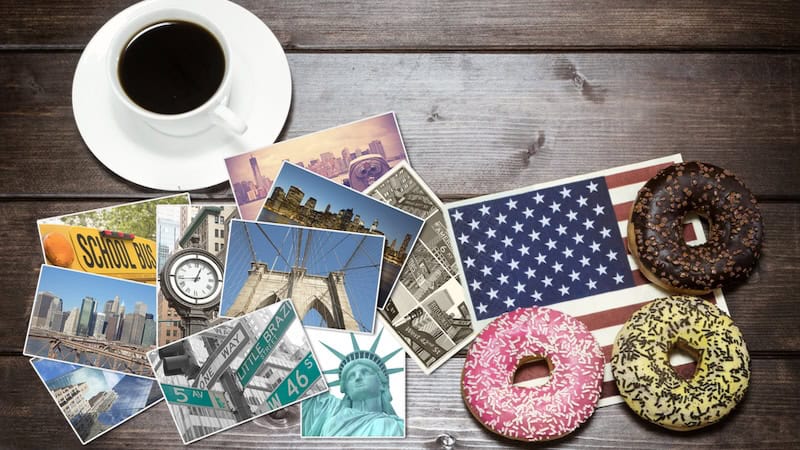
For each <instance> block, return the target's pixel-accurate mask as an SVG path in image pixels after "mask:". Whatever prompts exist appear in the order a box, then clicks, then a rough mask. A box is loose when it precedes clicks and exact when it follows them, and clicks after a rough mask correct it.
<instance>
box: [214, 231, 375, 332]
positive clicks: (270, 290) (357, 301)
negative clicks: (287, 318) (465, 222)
mask: <svg viewBox="0 0 800 450" xmlns="http://www.w3.org/2000/svg"><path fill="white" fill-rule="evenodd" d="M384 243H385V238H384V237H383V236H380V235H374V234H361V233H350V232H346V231H336V230H324V229H318V228H309V227H300V226H294V225H280V224H274V223H262V222H252V221H242V220H234V221H233V224H232V226H231V233H230V238H229V241H228V247H229V253H228V260H227V262H226V263H225V267H227V268H228V270H226V271H225V278H224V279H225V283H224V285H225V287H224V289H223V292H222V303H221V309H220V311H221V313H220V314H221V315H222V316H225V317H238V316H241V315H244V314H247V313H249V312H252V311H255V310H256V309H258V308H263V307H264V306H267V305H270V304H272V303H276V302H278V301H280V300H283V299H286V298H291V299H292V303H294V306H295V308H297V312H298V314H299V315H300V320H301V321H302V322H303V325H305V326H311V327H323V328H333V329H339V330H348V331H355V332H363V333H372V332H373V327H374V323H375V315H376V305H377V301H378V286H379V283H380V278H381V264H382V262H383V249H384Z"/></svg>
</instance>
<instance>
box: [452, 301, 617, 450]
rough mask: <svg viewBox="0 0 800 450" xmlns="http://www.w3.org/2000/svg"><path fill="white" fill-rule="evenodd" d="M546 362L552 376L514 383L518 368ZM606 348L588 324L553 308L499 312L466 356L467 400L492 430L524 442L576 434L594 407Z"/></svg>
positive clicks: (463, 378)
mask: <svg viewBox="0 0 800 450" xmlns="http://www.w3.org/2000/svg"><path fill="white" fill-rule="evenodd" d="M537 359H546V360H547V361H548V365H549V366H550V379H549V380H548V381H547V383H546V384H544V385H542V386H536V387H520V386H515V385H514V384H513V380H514V373H515V372H516V371H517V369H518V368H519V367H520V365H522V364H525V363H527V362H531V361H535V360H537ZM603 364H604V363H603V353H602V351H601V350H600V346H599V345H598V344H597V341H596V340H595V338H594V336H592V334H591V333H590V332H589V330H588V329H587V328H586V326H585V325H584V324H583V322H581V321H579V320H577V319H574V318H572V317H571V316H569V315H567V314H564V313H562V312H559V311H556V310H553V309H548V308H539V307H531V308H520V309H517V310H515V311H511V312H508V313H505V314H503V315H501V316H499V317H498V318H497V319H495V320H494V321H493V322H492V323H490V324H489V325H488V326H487V327H486V328H484V330H483V331H482V332H481V333H480V334H479V335H478V337H477V338H476V339H475V341H474V342H473V343H472V346H471V347H470V349H469V352H468V353H467V360H466V363H465V364H464V372H463V373H462V375H461V388H462V394H463V396H464V402H465V403H466V404H467V407H468V408H469V411H470V412H471V413H472V415H473V416H475V418H476V419H477V420H478V421H479V422H480V423H481V424H482V425H483V426H484V427H486V428H487V429H489V430H490V431H492V432H494V433H497V434H499V435H501V436H505V437H508V438H511V439H516V440H520V441H549V440H551V439H557V438H560V437H562V436H565V435H567V434H569V433H571V432H572V431H573V430H575V429H576V428H578V426H579V425H580V424H581V423H583V422H584V421H585V420H586V419H588V418H589V417H590V416H591V415H592V413H593V412H594V409H595V406H596V405H597V400H598V399H599V398H600V390H601V388H602V383H603Z"/></svg>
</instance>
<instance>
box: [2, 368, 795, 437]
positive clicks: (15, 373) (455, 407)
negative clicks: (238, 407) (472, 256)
mask: <svg viewBox="0 0 800 450" xmlns="http://www.w3.org/2000/svg"><path fill="white" fill-rule="evenodd" d="M463 365H464V360H463V359H462V358H457V359H454V360H451V361H449V362H447V363H446V364H445V365H444V366H442V367H441V368H440V369H439V370H437V371H436V372H434V373H433V374H432V375H430V376H425V375H424V374H423V373H422V372H420V371H419V369H417V368H416V366H414V365H413V364H408V366H407V367H408V370H407V375H406V377H407V388H406V391H407V394H406V408H407V413H406V414H407V430H406V433H407V437H406V438H405V439H402V440H398V439H378V440H363V439H362V440H351V439H347V440H341V439H337V440H308V439H303V440H302V445H303V448H320V449H322V448H332V447H339V446H342V447H347V448H365V449H366V448H369V449H375V448H386V449H396V448H430V449H443V448H446V447H443V446H442V445H440V442H437V438H438V437H439V436H441V435H442V434H445V433H446V434H449V435H451V436H452V437H454V438H455V445H454V446H453V447H452V448H456V449H460V448H529V447H530V444H524V443H519V442H513V441H510V440H506V439H502V438H500V437H498V436H495V435H493V434H491V433H490V432H488V431H486V430H485V429H484V428H482V427H481V426H480V425H479V424H478V423H477V422H476V421H475V420H474V419H473V418H472V416H471V415H470V414H469V412H468V411H467V410H466V408H465V407H464V404H463V401H462V399H461V391H460V386H459V377H460V373H461V369H462V367H463ZM752 369H753V375H752V380H751V385H750V389H749V391H748V393H747V397H745V399H744V401H743V402H742V404H740V405H739V407H738V408H737V409H736V410H735V411H734V412H733V414H732V415H731V416H730V417H728V418H727V419H725V420H724V421H722V422H721V423H719V424H717V425H714V426H712V427H710V428H706V429H702V430H700V431H697V432H692V433H678V432H669V431H666V430H663V429H660V428H658V427H656V426H654V425H650V424H648V423H646V422H644V421H643V420H641V419H640V418H638V417H637V416H635V415H634V414H633V413H632V412H631V411H630V410H629V409H628V408H627V406H625V405H614V406H610V407H606V408H601V409H599V410H598V411H597V412H595V414H594V416H592V418H591V419H590V420H589V421H588V422H587V423H586V424H584V425H583V426H582V427H581V428H580V429H578V430H577V431H576V432H575V433H573V434H572V435H570V436H568V437H566V438H565V439H562V440H559V441H556V442H554V443H553V444H554V446H558V447H559V448H586V447H589V448H600V447H609V448H631V449H633V448H635V449H651V448H653V449H655V448H667V447H681V448H707V447H709V446H713V447H715V448H790V447H797V446H798V445H800V427H798V426H797V424H798V421H797V411H796V406H797V403H798V402H800V391H798V390H797V388H796V386H797V384H798V383H800V360H797V359H792V360H784V359H766V360H759V359H757V360H754V361H753V365H752ZM0 381H2V385H3V386H4V395H3V397H2V400H0V401H1V402H2V403H0V426H2V428H3V430H4V432H5V434H4V438H3V439H4V440H3V442H4V444H7V445H10V446H11V447H13V448H50V447H53V446H54V445H56V446H58V447H59V448H78V447H80V443H79V442H78V440H77V438H75V437H74V435H73V434H72V430H70V428H69V425H68V424H67V423H66V421H65V420H64V418H63V417H62V416H61V414H60V413H59V410H58V408H57V406H56V405H55V403H54V402H53V400H52V399H51V397H50V396H49V395H48V393H47V391H46V389H45V387H44V386H43V385H42V383H41V382H40V381H39V379H38V378H37V377H36V374H35V372H34V371H33V369H32V368H31V367H30V365H29V363H28V361H27V358H23V357H0ZM297 420H298V414H297V412H296V411H293V412H292V413H290V414H288V415H287V416H286V417H285V418H284V419H282V420H275V419H268V418H260V419H256V420H255V421H254V422H250V423H247V424H244V425H241V426H239V427H236V428H233V429H231V430H229V431H226V432H224V433H220V434H218V435H215V436H212V437H209V438H207V439H204V440H201V441H199V442H197V443H195V444H192V448H219V447H223V446H224V447H236V448H288V447H294V446H298V445H300V444H301V439H300V438H299V433H300V427H299V424H298V422H297ZM754 430H758V432H754ZM90 446H91V447H97V448H122V447H137V448H143V447H148V448H159V449H160V448H184V447H183V446H182V445H181V442H180V438H179V437H178V433H177V431H176V429H175V427H174V425H173V422H172V419H171V417H170V415H169V412H168V410H167V408H166V405H165V404H164V403H163V402H161V403H159V404H157V405H156V406H154V407H153V408H151V409H150V410H148V411H145V412H144V413H143V414H141V415H139V416H137V417H135V418H133V419H132V420H130V421H129V422H127V423H125V424H123V425H121V426H120V427H119V428H117V429H115V430H112V431H110V432H109V433H107V434H105V435H103V436H101V437H100V438H98V439H97V440H96V441H94V442H93V443H92V444H90Z"/></svg>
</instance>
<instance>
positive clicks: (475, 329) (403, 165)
mask: <svg viewBox="0 0 800 450" xmlns="http://www.w3.org/2000/svg"><path fill="white" fill-rule="evenodd" d="M400 170H405V171H406V172H408V174H409V175H410V176H411V177H412V178H413V179H414V181H416V183H417V184H418V185H419V186H420V187H421V188H422V190H423V191H424V192H425V193H426V194H427V195H428V197H429V198H430V199H431V200H432V201H433V204H434V205H435V206H436V208H437V209H438V210H439V211H440V212H441V213H442V216H443V219H442V223H444V226H445V228H446V229H447V233H448V239H449V241H448V242H447V244H448V246H449V247H450V249H451V251H452V252H453V257H455V258H456V263H457V264H456V265H457V266H458V267H459V271H458V272H457V273H454V274H451V276H450V278H449V280H454V281H455V282H456V283H457V284H459V285H460V286H461V287H462V289H463V290H464V291H466V290H467V286H465V285H464V281H463V280H464V279H465V278H464V275H463V273H461V262H460V260H459V259H458V258H459V256H458V249H457V248H456V245H455V240H453V232H452V225H451V224H450V221H449V220H448V218H447V216H448V214H447V209H446V206H445V204H444V203H442V201H441V200H439V197H437V196H436V194H435V193H434V192H433V190H432V189H431V188H430V186H428V184H427V183H425V180H423V179H422V177H421V176H420V175H419V174H418V173H417V171H416V170H414V168H413V167H411V164H409V163H408V162H407V161H403V162H400V163H399V164H397V165H396V166H394V167H392V170H390V171H389V172H387V173H386V174H384V176H382V177H381V178H380V179H379V180H377V181H375V182H374V183H372V184H371V185H369V187H367V188H366V189H364V191H363V193H364V194H367V195H369V194H370V193H372V192H373V191H375V190H376V189H377V187H378V186H377V185H378V184H380V183H382V182H385V181H386V180H388V179H389V178H391V177H392V176H393V175H394V174H395V173H397V172H399V171H400ZM435 215H436V212H434V213H431V214H429V215H428V217H425V218H424V220H425V222H423V224H422V227H423V228H424V227H425V224H426V223H427V222H428V220H429V219H430V218H431V217H433V216H435ZM420 234H422V228H420ZM417 244H422V246H423V247H424V248H425V251H427V252H428V253H431V255H432V256H433V257H434V259H435V260H436V261H437V262H438V263H439V264H441V265H442V266H443V267H444V268H445V269H446V272H447V273H448V274H449V273H450V271H451V268H449V267H447V266H446V265H444V263H443V262H442V261H440V260H439V258H437V257H436V255H434V254H433V253H432V252H431V251H430V249H429V248H428V246H427V245H425V243H424V241H421V240H417V241H416V242H415V243H414V246H412V247H411V250H413V249H414V247H416V245H417ZM411 250H410V251H409V252H408V253H409V255H411ZM404 268H405V266H404ZM402 271H403V269H400V272H398V274H397V280H398V282H399V280H400V274H401V273H402ZM449 280H448V281H449ZM446 285H447V281H445V282H444V283H443V285H442V286H440V287H439V288H437V289H435V290H434V291H433V292H431V293H430V294H428V295H427V296H425V298H423V299H418V298H416V297H414V296H413V295H412V297H414V300H416V301H417V304H418V305H417V307H422V303H423V302H424V301H425V300H426V299H427V298H428V297H430V296H431V295H433V294H434V293H435V292H437V291H438V290H439V289H442V287H444V286H446ZM394 289H396V286H395V287H393V288H392V292H391V293H390V294H389V298H391V294H392V293H393V292H394ZM406 289H407V288H406ZM462 300H463V301H464V303H465V304H466V305H467V309H468V310H469V321H470V323H471V325H472V333H471V334H470V335H469V336H467V337H465V338H464V339H463V340H462V341H461V342H455V343H454V344H455V345H454V346H453V348H451V349H450V350H448V351H447V352H445V353H444V354H443V355H442V356H440V357H439V358H438V359H437V360H436V361H435V362H434V363H433V364H431V365H430V366H426V365H425V364H424V363H423V362H422V360H421V359H420V358H419V356H417V354H416V353H414V351H413V350H412V349H411V347H409V346H408V345H407V344H406V341H405V340H404V339H403V338H402V337H401V336H400V335H399V333H397V331H396V330H395V329H394V327H393V326H392V324H391V322H389V320H387V319H386V317H383V315H382V314H380V313H379V315H381V320H383V322H384V323H383V326H384V329H387V330H389V332H390V333H391V334H392V337H394V338H395V340H397V341H398V342H399V343H400V345H401V346H402V347H403V350H405V352H406V354H407V355H409V356H410V357H411V358H412V359H414V361H415V362H416V363H417V365H418V366H419V368H420V370H422V372H423V373H425V375H430V374H431V373H433V372H434V371H435V370H436V369H438V368H439V367H441V366H442V365H443V364H444V363H445V362H447V361H448V360H450V359H451V358H452V357H453V356H455V355H456V353H458V352H459V351H461V349H463V348H464V347H466V346H467V345H469V343H470V342H472V341H473V339H475V337H476V336H478V333H479V332H480V330H481V328H482V327H479V326H478V323H477V320H476V318H475V317H476V315H475V310H474V306H473V304H472V299H471V298H470V297H469V296H463V298H462ZM387 302H388V298H387ZM423 312H424V313H425V314H427V315H430V314H429V313H428V311H426V310H424V308H423ZM406 314H408V313H406ZM431 319H432V318H431ZM434 323H436V321H434ZM436 326H437V327H438V326H439V324H438V323H436ZM440 329H441V327H440ZM442 331H443V332H444V330H442ZM445 334H447V333H445ZM448 337H449V336H448ZM451 341H452V339H451Z"/></svg>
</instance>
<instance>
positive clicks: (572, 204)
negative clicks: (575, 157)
mask: <svg viewBox="0 0 800 450" xmlns="http://www.w3.org/2000/svg"><path fill="white" fill-rule="evenodd" d="M680 161H681V156H680V155H672V156H668V157H665V158H660V159H655V160H651V161H645V162H642V163H638V164H632V165H628V166H624V167H618V168H614V169H609V170H604V171H600V172H595V173H591V174H588V175H582V176H577V177H572V178H569V179H565V180H557V181H552V182H549V183H543V184H538V185H534V186H529V187H525V188H521V189H516V190H513V191H508V192H501V193H497V194H492V195H487V196H483V197H478V198H473V199H469V200H464V201H458V202H454V203H450V204H447V205H446V207H447V218H448V220H449V222H450V225H451V226H450V231H451V233H452V234H451V239H453V241H454V242H455V243H456V259H457V260H458V261H459V272H460V277H461V278H462V279H463V280H464V286H465V287H466V290H465V294H466V295H468V296H469V297H470V298H471V302H472V304H473V307H474V310H473V311H474V313H475V314H476V318H477V320H478V325H479V328H483V327H484V326H485V325H486V324H488V323H489V322H490V321H491V320H492V319H493V318H495V317H497V316H498V315H500V314H502V313H504V312H506V311H511V310H514V309H516V308H521V307H526V306H531V305H537V306H547V307H549V308H553V309H557V310H559V311H562V312H565V313H568V314H570V315H572V316H574V317H577V318H578V319H580V320H582V321H584V323H586V324H587V326H588V327H589V329H590V330H591V331H592V333H593V334H594V335H595V337H596V338H597V340H598V342H599V343H600V346H601V348H602V350H603V352H604V353H605V357H606V362H607V363H608V362H610V360H611V349H612V345H613V342H614V338H615V337H616V334H617V332H618V331H619V329H620V328H621V327H622V325H623V324H624V323H625V322H626V321H627V319H628V318H629V317H630V315H631V314H632V313H633V312H634V311H635V310H637V309H638V308H639V307H641V306H642V305H644V304H645V303H647V302H649V301H651V300H653V299H655V298H658V297H665V296H667V295H669V294H668V293H667V292H666V291H663V290H661V289H660V288H658V287H656V286H655V285H653V284H652V283H650V282H649V281H648V280H647V279H646V278H645V277H644V276H642V274H641V273H640V272H639V269H638V266H637V265H636V262H635V261H634V259H633V258H632V257H631V256H630V254H629V252H628V247H627V245H626V236H627V224H628V215H629V212H630V208H631V207H632V203H633V201H634V200H635V198H636V194H637V192H638V191H639V189H640V188H641V187H642V185H644V183H645V182H646V181H647V180H648V179H650V178H651V177H652V176H654V175H655V174H656V173H657V172H658V171H659V170H660V169H662V168H664V167H667V166H669V165H671V164H673V163H676V162H680ZM684 233H685V236H686V238H687V242H689V243H690V244H692V243H698V244H699V243H702V242H704V241H705V237H704V234H703V228H702V225H701V223H700V221H699V220H694V221H691V222H690V223H688V224H687V225H686V230H684ZM708 299H709V300H711V301H714V302H716V304H717V306H719V307H720V308H721V309H723V310H724V311H727V306H726V304H725V299H724V297H723V295H722V291H720V290H716V291H715V292H714V293H713V295H710V296H709V297H708ZM672 362H673V364H674V365H684V364H688V363H690V362H691V360H690V359H689V358H688V357H686V356H683V357H680V356H678V357H676V358H675V359H673V360H672ZM621 401H622V399H621V397H619V395H618V391H617V388H616V384H615V383H614V378H613V376H612V375H611V370H610V366H609V364H606V372H605V378H604V385H603V393H602V395H601V399H600V403H599V405H600V406H605V405H609V404H613V403H619V402H621Z"/></svg>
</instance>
